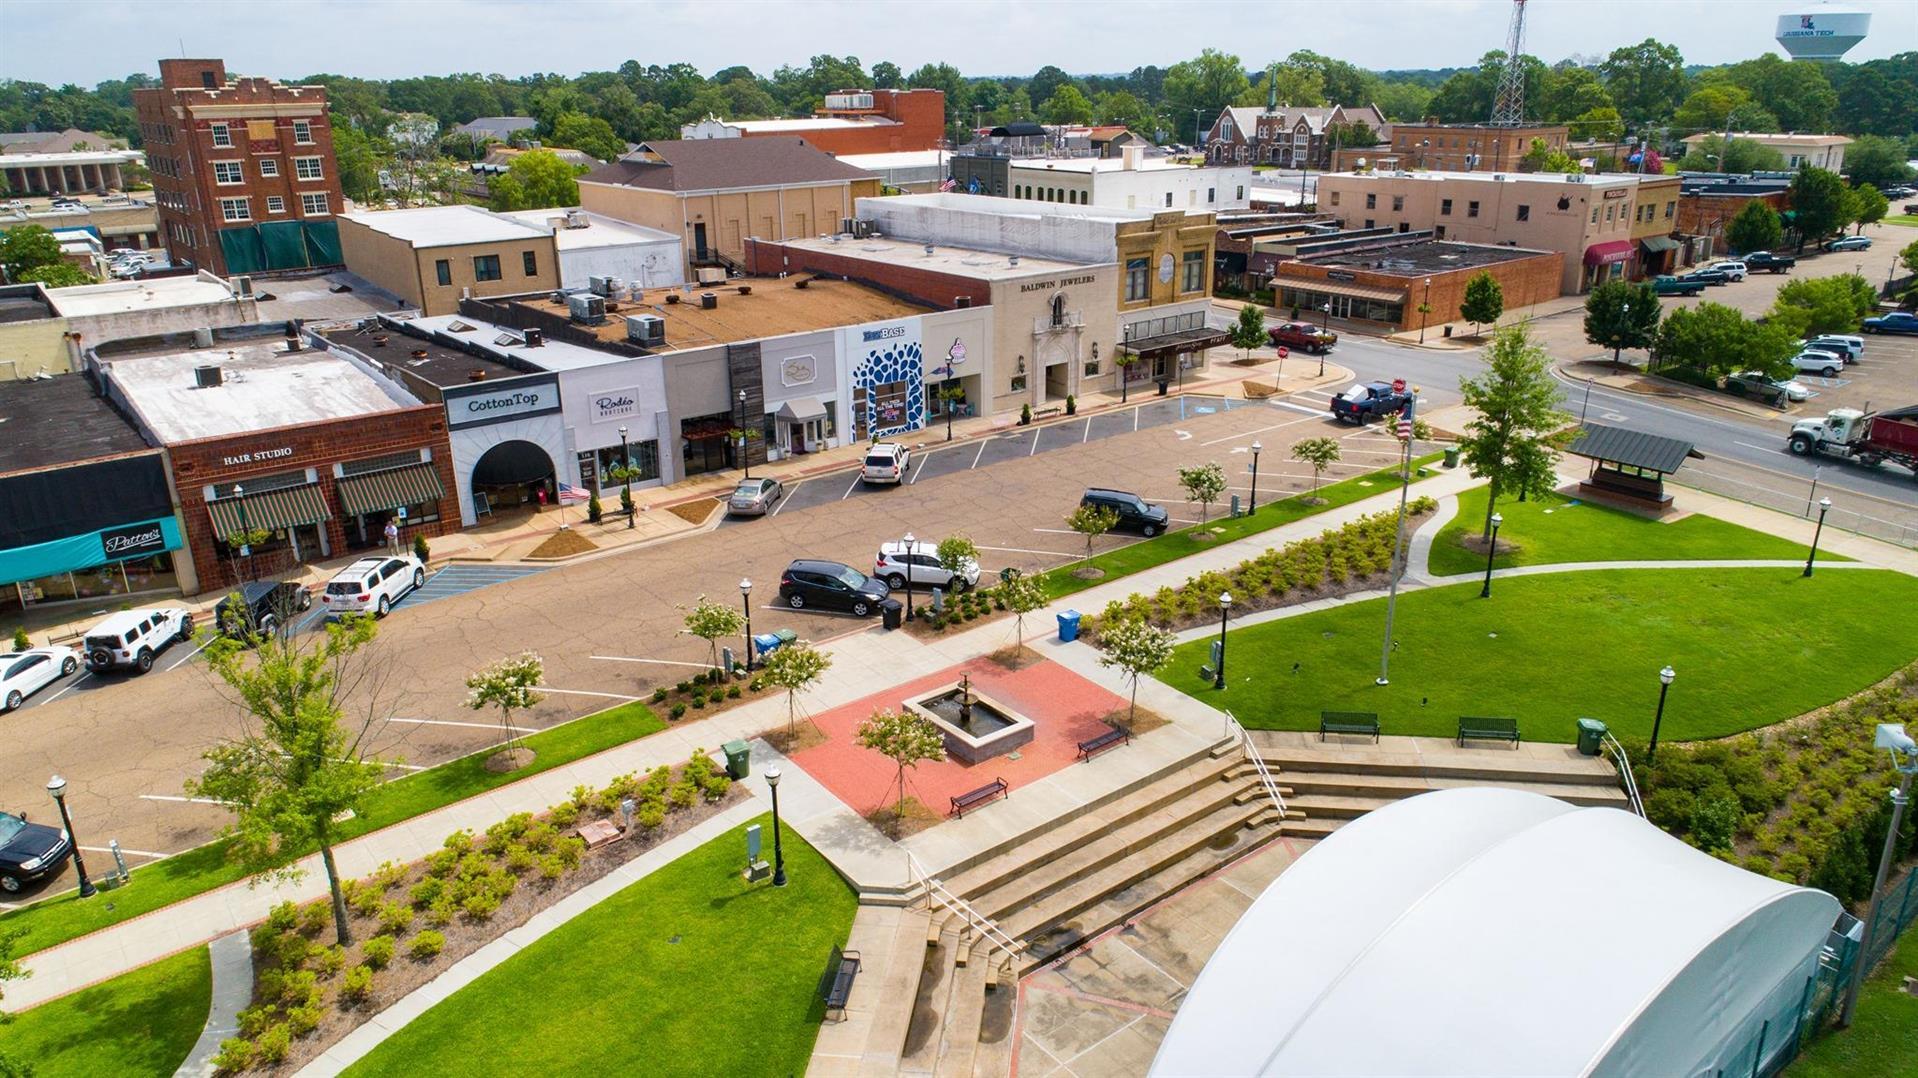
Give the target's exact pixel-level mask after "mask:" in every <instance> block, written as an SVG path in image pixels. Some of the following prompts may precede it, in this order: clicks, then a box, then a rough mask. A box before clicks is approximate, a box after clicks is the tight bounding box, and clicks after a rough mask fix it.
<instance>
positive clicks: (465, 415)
mask: <svg viewBox="0 0 1918 1078" xmlns="http://www.w3.org/2000/svg"><path fill="white" fill-rule="evenodd" d="M604 395H605V396H615V397H616V396H619V395H621V394H620V393H618V392H615V393H609V394H604ZM629 395H630V394H629ZM444 396H445V401H446V426H447V429H448V430H459V429H461V428H463V427H479V426H484V425H486V424H488V423H506V422H510V421H512V420H515V419H526V418H529V417H531V416H536V415H547V414H549V413H552V412H557V411H559V377H558V376H557V375H552V374H544V375H538V376H535V377H531V378H515V379H513V380H511V381H502V382H494V383H490V384H487V383H482V384H480V385H474V386H460V387H458V388H456V389H448V390H446V392H445V394H444ZM594 408H595V410H597V408H598V403H597V401H595V403H594Z"/></svg>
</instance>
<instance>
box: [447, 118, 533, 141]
mask: <svg viewBox="0 0 1918 1078" xmlns="http://www.w3.org/2000/svg"><path fill="white" fill-rule="evenodd" d="M538 126H539V121H538V120H536V119H534V118H533V117H531V116H478V117H475V118H473V119H471V120H468V121H467V122H465V123H463V124H461V125H459V126H458V127H455V128H454V129H453V130H455V131H458V132H459V133H461V134H463V135H492V136H493V137H494V138H499V139H507V138H511V137H512V135H513V132H515V131H530V130H532V129H533V128H535V127H538Z"/></svg>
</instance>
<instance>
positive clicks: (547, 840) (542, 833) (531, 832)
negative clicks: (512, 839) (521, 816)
mask: <svg viewBox="0 0 1918 1078" xmlns="http://www.w3.org/2000/svg"><path fill="white" fill-rule="evenodd" d="M520 841H521V842H523V843H525V845H526V848H527V849H529V850H532V851H533V852H534V853H545V852H546V851H547V850H550V849H552V848H553V843H555V842H558V841H559V828H557V827H555V826H553V824H552V823H551V822H549V821H541V822H539V823H536V824H534V825H533V826H531V827H529V828H527V829H526V833H525V834H523V835H521V836H520Z"/></svg>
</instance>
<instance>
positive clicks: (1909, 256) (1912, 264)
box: [1898, 240, 1918, 276]
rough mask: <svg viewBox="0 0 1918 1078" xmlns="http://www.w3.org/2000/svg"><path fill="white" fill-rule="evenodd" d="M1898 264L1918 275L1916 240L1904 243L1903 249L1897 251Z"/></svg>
mask: <svg viewBox="0 0 1918 1078" xmlns="http://www.w3.org/2000/svg"><path fill="white" fill-rule="evenodd" d="M1898 264H1899V265H1901V266H1903V267H1905V268H1906V269H1907V270H1910V271H1911V273H1912V275H1913V276H1918V240H1912V241H1911V242H1910V243H1907V244H1905V249H1904V250H1902V251H1899V252H1898Z"/></svg>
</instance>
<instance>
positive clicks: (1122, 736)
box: [1079, 726, 1132, 760]
mask: <svg viewBox="0 0 1918 1078" xmlns="http://www.w3.org/2000/svg"><path fill="white" fill-rule="evenodd" d="M1122 742H1123V743H1124V744H1127V745H1130V744H1132V731H1130V730H1128V729H1126V728H1125V727H1123V726H1114V727H1113V728H1112V729H1110V730H1107V731H1106V732H1105V733H1103V734H1100V735H1099V736H1098V737H1089V738H1087V739H1085V740H1084V741H1081V742H1079V759H1081V760H1090V759H1092V758H1093V757H1094V756H1096V755H1098V754H1099V753H1101V752H1104V751H1105V750H1107V749H1109V748H1111V747H1112V746H1114V745H1117V744H1120V743H1122Z"/></svg>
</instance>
